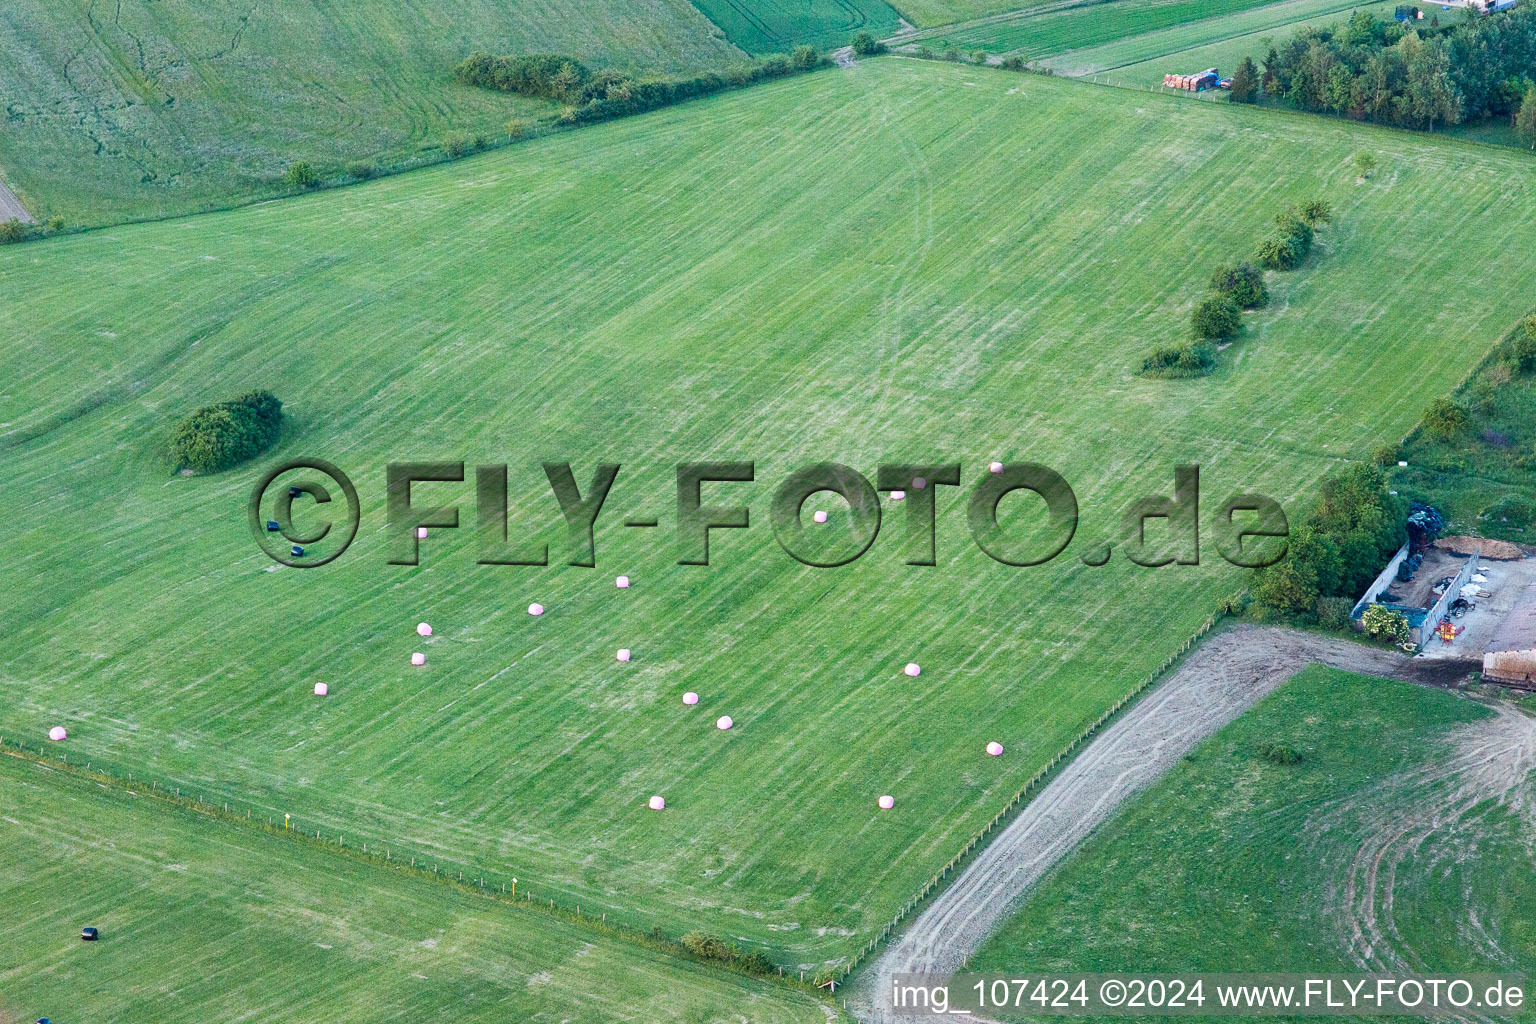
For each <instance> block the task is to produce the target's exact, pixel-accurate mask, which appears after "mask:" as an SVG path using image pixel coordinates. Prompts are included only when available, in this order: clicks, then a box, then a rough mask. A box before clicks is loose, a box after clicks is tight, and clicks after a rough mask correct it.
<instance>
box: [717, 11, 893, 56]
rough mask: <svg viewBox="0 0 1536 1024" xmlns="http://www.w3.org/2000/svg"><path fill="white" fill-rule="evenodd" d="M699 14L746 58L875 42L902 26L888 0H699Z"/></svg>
mask: <svg viewBox="0 0 1536 1024" xmlns="http://www.w3.org/2000/svg"><path fill="white" fill-rule="evenodd" d="M695 3H696V5H697V6H698V8H699V10H701V11H703V12H704V13H705V14H707V15H708V16H709V20H710V21H713V22H714V23H715V24H716V25H719V26H720V27H721V28H722V29H724V30H725V34H726V37H727V38H729V39H730V41H731V42H733V43H735V44H736V45H737V46H739V47H741V48H742V49H743V50H745V51H747V52H748V53H784V52H787V51H788V50H790V49H792V48H793V47H795V46H797V45H799V44H801V43H809V44H810V45H812V46H816V47H818V48H820V49H831V48H834V47H838V46H846V45H847V44H848V40H849V39H850V38H851V37H852V36H853V35H854V33H857V32H869V33H871V34H872V35H874V36H875V38H877V39H878V38H881V37H883V36H888V35H890V34H891V33H892V32H895V31H896V30H897V29H898V28H900V27H901V15H899V14H897V13H896V11H895V9H894V8H892V7H891V6H890V5H889V4H887V3H886V2H885V0H695Z"/></svg>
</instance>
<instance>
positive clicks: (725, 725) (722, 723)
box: [715, 715, 736, 729]
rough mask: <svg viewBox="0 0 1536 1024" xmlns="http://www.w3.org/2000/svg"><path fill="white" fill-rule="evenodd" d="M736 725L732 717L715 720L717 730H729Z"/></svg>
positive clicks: (721, 717) (723, 716)
mask: <svg viewBox="0 0 1536 1024" xmlns="http://www.w3.org/2000/svg"><path fill="white" fill-rule="evenodd" d="M735 724H736V723H735V722H733V721H731V716H730V715H721V716H720V717H719V718H717V719H715V728H716V729H729V728H730V727H731V726H733V725H735Z"/></svg>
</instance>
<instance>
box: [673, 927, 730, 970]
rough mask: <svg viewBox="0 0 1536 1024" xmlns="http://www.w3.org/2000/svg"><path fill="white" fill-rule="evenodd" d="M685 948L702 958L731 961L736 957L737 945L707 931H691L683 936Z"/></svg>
mask: <svg viewBox="0 0 1536 1024" xmlns="http://www.w3.org/2000/svg"><path fill="white" fill-rule="evenodd" d="M683 948H684V949H686V950H687V951H688V952H689V953H691V954H693V955H694V956H696V957H698V958H699V959H700V960H714V961H717V962H719V963H730V962H731V961H733V960H735V959H736V947H735V946H732V945H731V944H730V943H728V942H726V941H725V940H724V939H722V938H720V937H718V936H715V935H710V934H708V933H707V932H689V933H688V934H687V935H684V936H683Z"/></svg>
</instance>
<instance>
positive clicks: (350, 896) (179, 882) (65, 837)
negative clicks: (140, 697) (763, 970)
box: [0, 757, 827, 1024]
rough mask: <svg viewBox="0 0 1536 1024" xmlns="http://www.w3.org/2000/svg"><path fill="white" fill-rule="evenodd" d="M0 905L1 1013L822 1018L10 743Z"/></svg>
mask: <svg viewBox="0 0 1536 1024" xmlns="http://www.w3.org/2000/svg"><path fill="white" fill-rule="evenodd" d="M0 906H3V907H4V908H5V910H4V912H3V913H0V1020H5V1021H8V1022H9V1021H23V1020H25V1021H31V1020H36V1019H38V1018H39V1017H43V1016H49V1017H51V1018H52V1019H53V1020H112V1021H121V1022H124V1024H127V1022H150V1021H154V1022H165V1024H177V1022H183V1021H185V1022H188V1024H193V1022H195V1024H202V1022H205V1021H209V1020H252V1019H259V1020H268V1021H316V1020H324V1021H420V1020H435V1019H440V1018H441V1017H442V1016H443V1014H444V1013H445V1012H446V1009H447V1008H448V1007H452V1012H453V1015H454V1017H455V1019H458V1020H469V1021H509V1020H516V1021H583V1022H598V1021H632V1020H637V1019H639V1020H648V1021H649V1020H655V1021H679V1022H688V1024H705V1022H710V1021H722V1022H723V1021H762V1022H764V1024H778V1022H780V1021H799V1022H815V1024H826V1021H827V1017H826V1016H825V1014H824V1013H823V1009H822V1007H821V1006H820V1005H819V1004H818V1003H817V1002H816V1001H815V1000H813V999H811V998H810V997H809V996H803V995H801V994H799V993H797V992H795V991H793V990H791V989H788V988H784V987H780V986H776V985H770V984H768V983H765V982H760V981H756V980H753V979H750V978H747V977H744V976H740V975H735V974H727V973H724V972H721V971H718V970H714V969H711V968H708V967H705V966H702V965H699V964H695V963H692V962H689V961H686V960H681V959H677V958H673V957H669V956H667V955H665V954H663V953H660V952H657V951H655V950H652V949H649V948H647V947H644V946H641V945H638V944H635V943H632V942H627V941H623V940H620V939H615V938H607V937H603V936H599V935H596V934H594V933H593V932H592V930H591V929H588V928H584V927H581V926H579V925H576V924H568V923H566V922H564V921H561V920H558V919H554V918H549V917H545V916H543V915H539V914H531V913H529V912H528V911H525V910H518V909H515V908H511V907H508V906H506V905H503V904H498V903H495V902H493V901H490V900H486V899H480V898H477V897H475V896H471V895H469V894H466V893H463V892H460V891H458V890H456V889H453V888H450V887H447V886H444V885H440V884H436V883H433V882H432V881H430V880H423V879H417V878H414V877H410V876H407V875H403V874H401V873H399V872H395V871H390V870H386V869H381V868H376V867H372V866H370V865H368V864H365V863H360V862H357V861H352V860H349V859H348V858H345V857H341V856H337V855H335V854H330V853H326V852H324V851H321V850H317V849H316V848H314V847H312V846H307V845H305V844H303V843H299V842H294V841H292V840H289V839H286V838H283V837H279V836H271V835H267V834H264V833H262V832H261V831H260V830H255V829H249V828H245V827H241V826H235V825H231V824H229V823H227V822H221V821H213V820H209V819H207V818H204V817H201V816H199V815H194V814H190V813H188V812H185V811H181V810H178V809H174V808H168V807H166V806H164V805H163V804H160V803H158V802H156V801H154V800H151V799H149V798H147V797H135V796H129V795H128V794H127V793H126V792H124V791H122V790H117V789H105V788H102V787H99V786H97V785H95V784H94V783H91V782H84V781H81V780H79V779H74V778H71V777H67V776H62V775H60V773H58V772H53V771H49V770H47V769H44V768H39V767H37V766H35V765H32V764H29V763H27V762H24V761H21V760H19V759H17V758H14V757H0ZM85 925H93V926H95V927H97V928H99V929H100V930H101V936H102V937H101V939H100V940H99V941H97V942H95V943H84V942H81V941H80V929H81V928H82V927H83V926H85Z"/></svg>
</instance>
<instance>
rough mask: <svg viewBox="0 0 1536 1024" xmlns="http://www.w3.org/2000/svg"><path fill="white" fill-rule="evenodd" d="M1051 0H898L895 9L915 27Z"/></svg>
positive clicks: (1001, 12) (1005, 12)
mask: <svg viewBox="0 0 1536 1024" xmlns="http://www.w3.org/2000/svg"><path fill="white" fill-rule="evenodd" d="M1052 2H1053V0H899V2H898V3H897V5H896V6H897V8H898V9H900V11H901V13H902V15H903V16H905V17H906V19H907V20H908V21H910V22H911V23H912V24H914V25H916V26H917V27H919V28H932V27H934V26H936V25H950V24H953V23H954V22H957V21H970V20H973V19H976V18H988V17H993V16H995V15H999V14H1007V13H1009V12H1011V11H1017V10H1022V9H1024V8H1027V7H1038V6H1041V5H1043V4H1047V3H1052Z"/></svg>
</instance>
